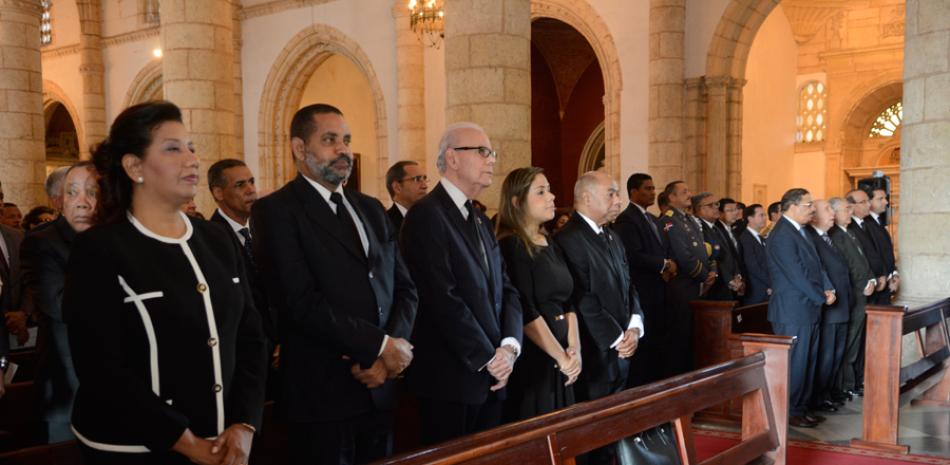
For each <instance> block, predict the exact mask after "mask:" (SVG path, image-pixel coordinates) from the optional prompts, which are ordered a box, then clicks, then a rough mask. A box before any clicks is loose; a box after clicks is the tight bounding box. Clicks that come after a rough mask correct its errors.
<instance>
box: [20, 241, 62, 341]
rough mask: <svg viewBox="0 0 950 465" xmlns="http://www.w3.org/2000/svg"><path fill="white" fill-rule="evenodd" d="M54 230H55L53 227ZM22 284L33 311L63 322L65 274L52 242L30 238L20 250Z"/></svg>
mask: <svg viewBox="0 0 950 465" xmlns="http://www.w3.org/2000/svg"><path fill="white" fill-rule="evenodd" d="M54 227H55V226H54ZM20 260H21V263H22V266H23V283H24V288H25V290H26V295H29V296H30V300H31V301H32V302H33V303H34V305H35V307H34V309H35V310H37V311H39V312H42V313H43V314H44V315H46V316H47V317H48V318H51V319H53V320H54V321H58V322H63V312H62V302H63V286H64V280H65V277H66V276H65V270H64V269H63V264H62V263H61V262H60V258H59V255H58V254H57V253H56V250H55V249H54V248H53V244H51V243H50V241H49V240H47V239H45V238H42V237H39V236H28V237H27V238H26V239H25V240H24V241H23V246H22V247H21V248H20Z"/></svg>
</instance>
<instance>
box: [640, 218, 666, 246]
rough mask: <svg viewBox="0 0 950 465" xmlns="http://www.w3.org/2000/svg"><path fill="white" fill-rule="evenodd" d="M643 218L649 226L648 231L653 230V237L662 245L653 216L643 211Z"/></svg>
mask: <svg viewBox="0 0 950 465" xmlns="http://www.w3.org/2000/svg"><path fill="white" fill-rule="evenodd" d="M643 217H644V219H646V220H647V224H648V225H650V229H652V230H653V235H654V236H656V240H657V241H658V242H660V243H661V244H662V243H663V239H661V238H660V230H659V229H657V227H656V220H654V219H653V215H651V214H650V212H648V211H646V210H643Z"/></svg>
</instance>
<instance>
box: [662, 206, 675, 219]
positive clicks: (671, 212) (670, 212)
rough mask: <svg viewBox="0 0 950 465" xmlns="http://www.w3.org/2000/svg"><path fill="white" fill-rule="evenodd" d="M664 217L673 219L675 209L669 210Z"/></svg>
mask: <svg viewBox="0 0 950 465" xmlns="http://www.w3.org/2000/svg"><path fill="white" fill-rule="evenodd" d="M663 215H664V216H668V217H670V218H672V217H673V209H672V208H671V209H669V210H667V211H666V213H664V214H663Z"/></svg>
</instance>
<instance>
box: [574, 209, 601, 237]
mask: <svg viewBox="0 0 950 465" xmlns="http://www.w3.org/2000/svg"><path fill="white" fill-rule="evenodd" d="M577 215H578V216H580V217H581V218H583V219H584V221H586V222H587V225H588V226H590V229H593V230H594V233H595V234H600V233H601V232H603V231H604V228H602V227H600V225H598V224H597V223H594V220H592V219H590V218H588V217H587V216H586V215H584V214H583V213H581V212H577Z"/></svg>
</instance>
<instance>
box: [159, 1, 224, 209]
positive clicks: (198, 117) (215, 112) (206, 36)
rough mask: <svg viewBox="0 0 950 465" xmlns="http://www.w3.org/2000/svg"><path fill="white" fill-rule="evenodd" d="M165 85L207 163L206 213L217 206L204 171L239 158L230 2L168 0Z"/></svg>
mask: <svg viewBox="0 0 950 465" xmlns="http://www.w3.org/2000/svg"><path fill="white" fill-rule="evenodd" d="M159 12H160V15H161V18H162V26H161V27H162V32H161V37H162V51H163V56H162V83H163V85H164V88H165V98H166V99H167V100H169V101H171V102H173V103H175V104H176V105H178V106H179V107H180V108H181V109H182V113H183V117H184V120H185V126H186V127H187V128H188V131H189V133H190V134H191V137H192V140H193V141H194V143H195V147H196V149H197V151H198V157H199V158H200V160H201V168H200V171H201V173H202V176H201V185H200V187H199V189H198V196H197V197H196V198H195V201H196V202H197V203H198V209H199V210H200V211H202V212H210V211H211V210H212V209H213V208H214V202H213V201H212V199H211V195H210V193H209V192H208V188H207V182H208V180H207V179H205V176H204V173H205V172H206V170H207V169H208V167H209V166H211V164H212V163H214V162H215V161H217V160H219V159H221V158H233V157H235V156H236V155H237V154H236V151H235V140H234V134H235V130H234V125H235V124H234V123H235V117H234V109H235V101H234V96H235V95H234V32H233V29H234V26H233V22H234V16H233V10H232V3H231V1H230V0H202V1H186V0H162V2H161V4H160V5H159Z"/></svg>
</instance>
